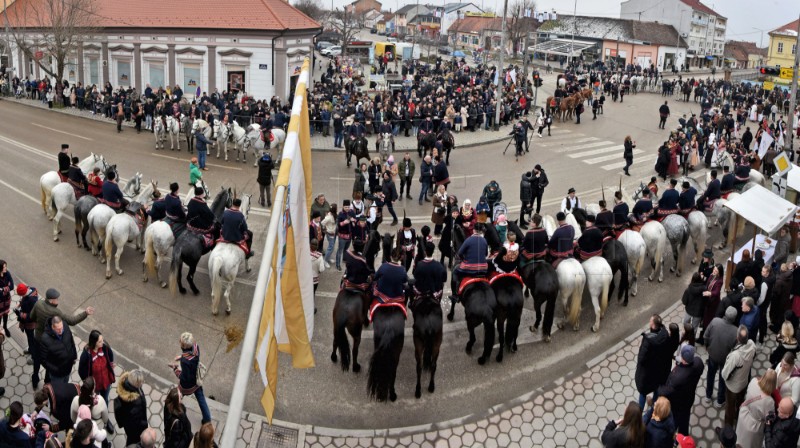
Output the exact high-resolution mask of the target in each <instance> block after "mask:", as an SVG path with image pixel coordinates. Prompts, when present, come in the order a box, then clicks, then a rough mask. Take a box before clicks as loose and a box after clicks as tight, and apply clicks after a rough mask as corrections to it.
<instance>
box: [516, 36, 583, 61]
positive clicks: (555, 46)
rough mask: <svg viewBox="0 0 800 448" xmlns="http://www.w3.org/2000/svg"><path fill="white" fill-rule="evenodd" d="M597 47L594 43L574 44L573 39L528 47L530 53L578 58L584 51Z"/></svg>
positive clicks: (575, 42)
mask: <svg viewBox="0 0 800 448" xmlns="http://www.w3.org/2000/svg"><path fill="white" fill-rule="evenodd" d="M595 45H596V44H595V43H594V42H587V41H581V40H576V41H574V42H573V41H572V39H551V40H548V41H546V42H542V43H540V44H538V45H536V46H531V47H528V51H529V52H536V53H545V54H555V55H558V56H571V57H576V56H580V55H581V53H582V52H583V51H584V50H586V49H588V48H591V47H594V46H595Z"/></svg>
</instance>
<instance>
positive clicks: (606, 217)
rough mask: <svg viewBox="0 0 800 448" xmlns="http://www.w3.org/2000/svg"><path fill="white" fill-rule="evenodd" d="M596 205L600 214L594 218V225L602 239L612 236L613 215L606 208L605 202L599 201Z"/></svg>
mask: <svg viewBox="0 0 800 448" xmlns="http://www.w3.org/2000/svg"><path fill="white" fill-rule="evenodd" d="M597 205H599V206H600V212H598V213H597V216H595V225H596V226H597V228H598V229H600V231H601V232H603V236H604V237H613V236H614V213H612V212H611V210H609V209H608V208H607V207H606V201H605V200H604V199H601V200H600V201H599V202H598V203H597Z"/></svg>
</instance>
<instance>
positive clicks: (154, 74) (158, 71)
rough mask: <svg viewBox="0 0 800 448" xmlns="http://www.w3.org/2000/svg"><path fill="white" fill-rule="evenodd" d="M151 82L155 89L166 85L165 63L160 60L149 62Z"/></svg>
mask: <svg viewBox="0 0 800 448" xmlns="http://www.w3.org/2000/svg"><path fill="white" fill-rule="evenodd" d="M147 66H148V67H147V68H148V70H147V71H148V75H149V80H150V81H149V84H150V87H152V88H153V89H154V90H156V89H158V88H161V87H164V86H165V83H164V64H163V63H158V62H149V63H148V64H147Z"/></svg>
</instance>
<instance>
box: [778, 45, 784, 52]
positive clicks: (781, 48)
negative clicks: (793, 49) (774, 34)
mask: <svg viewBox="0 0 800 448" xmlns="http://www.w3.org/2000/svg"><path fill="white" fill-rule="evenodd" d="M778 53H783V42H778Z"/></svg>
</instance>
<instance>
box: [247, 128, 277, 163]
mask: <svg viewBox="0 0 800 448" xmlns="http://www.w3.org/2000/svg"><path fill="white" fill-rule="evenodd" d="M245 130H246V132H247V142H246V145H245V151H244V159H243V160H242V162H243V163H247V150H248V149H252V150H253V166H257V165H258V156H259V154H260V152H261V151H262V150H264V149H270V150H272V149H275V150H277V154H278V157H277V159H276V164H279V163H280V162H281V158H282V157H283V144H284V142H285V141H286V132H284V131H283V129H278V128H272V129H266V130H265V129H261V126H260V125H258V124H256V123H253V124H251V125H250V126H248V127H247V128H245Z"/></svg>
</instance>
